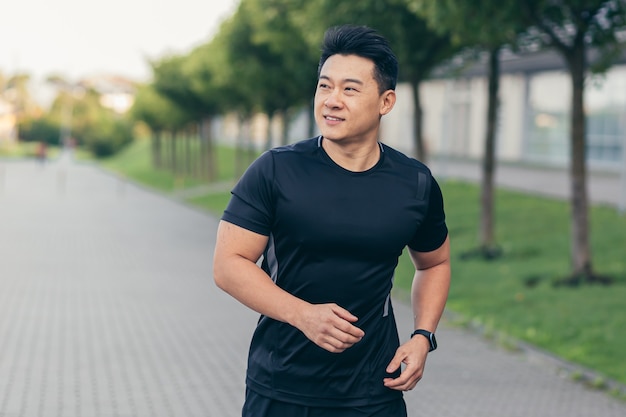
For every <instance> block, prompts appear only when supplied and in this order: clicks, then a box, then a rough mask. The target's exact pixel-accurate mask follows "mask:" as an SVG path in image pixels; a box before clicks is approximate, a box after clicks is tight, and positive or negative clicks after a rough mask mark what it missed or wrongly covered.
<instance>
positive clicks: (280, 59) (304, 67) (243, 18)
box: [225, 0, 317, 144]
mask: <svg viewBox="0 0 626 417" xmlns="http://www.w3.org/2000/svg"><path fill="white" fill-rule="evenodd" d="M294 5H295V4H294V3H293V2H292V1H289V0H244V1H242V2H241V3H240V5H239V8H238V10H237V12H236V13H235V15H234V17H233V20H232V22H230V25H229V26H228V27H227V28H226V29H227V30H228V35H227V37H226V38H225V45H226V47H227V51H228V62H229V68H231V69H232V76H233V78H234V77H236V78H234V79H233V85H237V86H238V87H239V88H238V92H239V94H240V95H243V96H245V97H246V100H245V103H248V104H249V105H250V107H249V108H248V109H247V110H252V111H262V112H264V113H266V114H267V115H268V116H270V117H272V116H274V115H282V116H283V118H284V121H285V123H284V127H283V134H282V138H281V144H285V143H286V142H287V141H288V138H287V136H286V135H287V132H288V128H289V121H290V119H291V110H293V109H297V108H299V107H301V106H302V105H303V104H305V103H308V102H310V99H311V95H312V92H313V90H314V86H315V79H316V71H315V70H316V64H317V59H316V57H315V56H314V53H312V51H311V49H310V48H309V45H308V44H307V43H306V40H305V38H304V36H303V33H304V32H303V30H302V28H301V27H298V26H297V25H296V23H295V21H294V19H293V16H294V14H297V11H296V8H295V7H294Z"/></svg>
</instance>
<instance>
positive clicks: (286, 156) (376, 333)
mask: <svg viewBox="0 0 626 417" xmlns="http://www.w3.org/2000/svg"><path fill="white" fill-rule="evenodd" d="M321 140H322V139H321V137H319V138H313V139H308V140H305V141H302V142H299V143H296V144H294V145H290V146H285V147H280V148H276V149H272V150H270V151H268V152H265V153H264V154H263V155H261V156H260V157H259V158H258V159H257V160H256V161H255V162H254V163H253V164H252V165H251V166H250V167H249V168H248V170H247V171H246V173H245V174H244V176H243V177H242V178H241V180H240V181H239V182H238V184H237V185H236V186H235V188H234V189H233V191H232V198H231V201H230V203H229V205H228V207H227V208H226V210H225V212H224V215H223V217H222V219H223V220H225V221H227V222H230V223H233V224H236V225H238V226H241V227H243V228H246V229H248V230H251V231H253V232H256V233H259V234H263V235H266V236H268V237H269V241H268V245H267V248H266V250H265V252H264V254H263V261H262V268H263V269H264V270H265V272H267V274H268V275H269V276H270V277H271V278H272V280H274V282H275V283H276V285H278V286H279V287H281V288H283V289H285V290H286V291H288V292H289V293H291V294H293V295H295V296H296V297H299V298H301V299H303V300H306V301H308V302H311V303H336V304H338V305H339V306H341V307H343V308H345V309H347V310H348V311H350V312H351V313H352V314H354V315H355V316H357V317H358V318H359V320H358V322H357V323H355V325H356V326H357V327H359V328H361V329H362V330H363V331H364V332H365V336H364V337H363V339H362V340H361V341H360V342H359V343H357V344H356V345H354V346H352V347H350V348H349V349H347V350H345V351H344V352H342V353H338V354H337V353H330V352H328V351H326V350H324V349H322V348H320V347H318V346H317V345H315V344H314V343H313V342H311V341H309V340H308V339H307V338H306V337H305V336H304V334H303V333H302V332H300V331H299V330H298V329H296V328H294V327H292V326H291V325H289V324H286V323H282V322H279V321H276V320H273V319H270V318H268V317H265V316H261V318H260V319H259V323H258V326H257V328H256V331H255V333H254V336H253V339H252V343H251V346H250V353H249V357H248V372H247V380H246V383H247V385H248V387H249V388H250V389H253V390H255V391H257V392H258V393H259V394H262V395H265V396H268V397H271V398H274V399H277V400H281V401H287V402H294V403H298V404H302V405H309V406H350V407H354V406H360V405H367V404H375V403H380V402H385V401H389V400H393V399H395V398H397V397H398V396H401V395H402V393H401V392H399V391H395V390H391V389H388V388H386V387H385V386H384V385H383V378H385V377H387V376H390V375H388V374H386V372H385V368H386V367H387V365H388V364H389V362H390V360H391V358H392V357H393V355H394V354H395V351H396V349H397V348H398V346H399V339H398V332H397V329H396V323H395V318H394V316H393V309H392V307H391V301H390V292H391V287H392V285H393V276H394V270H395V267H396V266H397V263H398V257H399V256H400V255H401V253H402V250H403V249H404V248H405V247H406V246H407V245H408V246H409V247H410V248H412V249H413V250H416V251H420V252H429V251H432V250H435V249H437V248H438V247H440V246H441V244H443V242H444V240H445V238H446V236H447V232H448V231H447V227H446V224H445V216H444V211H443V199H442V195H441V190H440V189H439V186H438V185H437V183H436V181H435V180H434V178H433V177H432V176H431V174H430V171H429V170H428V168H427V167H426V166H425V165H423V164H422V163H420V162H418V161H417V160H415V159H411V158H408V157H407V156H405V155H403V154H402V153H400V152H398V151H396V150H394V149H392V148H390V147H388V146H386V145H383V144H381V145H380V146H381V151H382V152H381V157H380V160H379V162H378V163H377V164H376V165H375V166H374V167H372V168H371V169H369V170H367V171H364V172H352V171H348V170H346V169H344V168H342V167H340V166H339V165H337V164H335V163H334V162H333V161H332V160H331V159H330V157H329V156H328V155H327V154H326V152H325V151H324V149H323V148H322V146H321ZM398 374H399V372H397V373H395V374H394V375H393V376H394V377H395V376H397V375H398Z"/></svg>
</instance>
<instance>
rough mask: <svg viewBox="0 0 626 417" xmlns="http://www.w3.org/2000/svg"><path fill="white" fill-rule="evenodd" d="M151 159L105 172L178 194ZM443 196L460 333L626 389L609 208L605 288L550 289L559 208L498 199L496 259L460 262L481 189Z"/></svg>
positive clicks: (616, 230)
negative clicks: (526, 349)
mask: <svg viewBox="0 0 626 417" xmlns="http://www.w3.org/2000/svg"><path fill="white" fill-rule="evenodd" d="M148 152H149V148H148V147H147V145H145V144H143V145H142V144H139V145H137V144H135V145H133V146H131V147H129V148H128V149H127V150H126V151H125V152H124V153H123V154H121V155H119V156H117V157H116V158H115V159H113V160H110V161H107V163H106V166H108V167H110V168H111V169H115V170H118V172H124V175H126V176H128V177H129V178H131V179H133V180H136V181H140V182H142V183H145V184H148V185H150V186H152V187H155V188H157V189H160V190H165V191H172V190H173V189H175V186H176V179H175V177H174V176H172V175H171V174H169V173H167V172H154V170H153V169H152V168H151V166H150V160H149V157H148ZM218 152H219V155H220V162H219V167H220V174H219V178H220V179H221V180H224V179H227V178H231V179H232V178H233V176H234V170H233V168H232V166H233V164H232V163H229V161H233V160H234V159H233V158H234V157H233V155H234V153H233V151H232V150H228V149H222V148H220V149H219V150H218ZM178 185H179V186H180V180H179V184H178ZM183 185H184V186H193V185H194V184H193V183H185V184H183ZM441 186H442V190H443V193H444V198H445V205H446V214H447V222H448V227H449V229H450V237H451V244H452V271H453V275H452V287H451V291H450V297H449V301H448V304H447V309H448V310H449V311H450V312H453V313H456V314H454V316H459V317H462V318H463V320H461V321H462V322H464V323H472V324H478V325H480V326H481V327H482V328H483V329H484V331H485V333H486V334H487V335H489V334H491V335H494V337H495V335H498V337H504V338H507V337H511V338H514V339H517V340H522V341H526V342H528V343H530V344H533V345H535V346H538V347H540V348H542V349H544V350H546V351H549V352H552V353H554V354H556V355H558V356H560V357H562V358H564V359H566V360H569V361H572V362H575V363H578V364H580V365H583V366H586V367H589V368H591V369H593V370H595V371H597V372H600V373H601V374H604V375H606V376H607V377H610V378H612V379H615V380H617V381H620V382H622V383H626V353H625V352H624V349H625V348H626V332H625V331H624V329H626V260H625V257H624V255H625V254H626V216H624V215H620V214H619V213H617V212H616V210H615V209H613V208H608V207H602V206H596V207H592V210H591V231H592V241H591V245H592V251H593V262H594V268H595V269H596V272H598V273H600V274H602V275H608V276H611V277H612V278H613V279H614V280H615V282H614V283H613V284H612V285H610V286H602V285H582V286H580V287H576V288H571V287H563V286H554V285H553V284H554V282H555V281H557V280H559V279H561V278H563V277H565V276H566V275H568V274H569V273H570V272H571V271H570V260H569V250H570V249H569V246H570V243H569V240H570V230H569V228H570V226H569V221H570V212H569V206H568V204H567V203H566V202H563V201H556V200H551V199H547V198H541V197H534V196H529V195H526V194H522V193H517V192H509V191H504V190H498V192H497V195H496V200H497V202H496V212H497V215H496V217H497V218H496V231H497V240H498V243H499V245H501V247H502V249H503V256H502V257H500V258H498V259H495V260H491V261H485V260H482V259H479V258H468V259H462V256H461V255H462V254H464V253H467V252H468V251H471V250H472V249H475V247H476V245H477V235H478V218H479V205H478V202H479V188H478V187H477V186H476V185H472V184H467V183H463V182H442V184H441ZM229 197H230V194H229V192H228V191H225V190H220V191H218V192H213V193H210V194H207V195H203V196H201V197H195V198H193V199H190V200H189V203H190V204H194V205H196V206H198V207H200V208H203V209H206V210H208V211H210V212H212V213H213V214H214V215H215V216H219V215H221V212H222V211H223V209H224V207H225V206H226V204H227V202H228V199H229ZM411 268H412V265H411V262H410V260H409V259H408V257H407V256H406V255H403V257H402V258H401V259H400V263H399V266H398V270H397V273H396V288H397V289H398V291H400V292H405V293H406V292H408V291H409V288H410V281H411V278H412V275H413V274H412V271H411Z"/></svg>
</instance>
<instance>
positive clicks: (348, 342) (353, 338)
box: [296, 304, 365, 353]
mask: <svg viewBox="0 0 626 417" xmlns="http://www.w3.org/2000/svg"><path fill="white" fill-rule="evenodd" d="M357 320H358V318H357V317H356V316H354V315H352V314H351V313H350V312H349V311H348V310H346V309H344V308H341V307H339V306H338V305H337V304H309V306H308V307H307V309H306V311H305V312H304V314H303V315H302V316H301V319H300V321H299V323H296V327H297V328H298V329H300V331H302V333H304V335H305V336H306V337H307V338H308V339H309V340H311V341H312V342H313V343H315V344H316V345H318V346H319V347H321V348H322V349H326V350H327V351H329V352H332V353H340V352H343V351H344V350H346V349H348V348H349V347H351V346H353V345H354V344H355V343H357V342H359V341H360V340H361V339H362V338H363V336H365V332H363V330H361V329H359V328H358V327H356V326H354V325H353V324H352V323H355V322H356V321H357Z"/></svg>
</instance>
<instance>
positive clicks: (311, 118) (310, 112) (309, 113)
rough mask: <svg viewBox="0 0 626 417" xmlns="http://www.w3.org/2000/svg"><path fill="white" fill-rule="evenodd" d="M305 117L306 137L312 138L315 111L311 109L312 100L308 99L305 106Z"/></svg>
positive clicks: (314, 126) (314, 127)
mask: <svg viewBox="0 0 626 417" xmlns="http://www.w3.org/2000/svg"><path fill="white" fill-rule="evenodd" d="M306 112H307V117H308V120H309V134H308V137H310V138H312V137H313V136H314V135H315V129H316V127H317V126H316V125H315V113H314V109H313V101H310V102H309V104H307V106H306Z"/></svg>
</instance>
